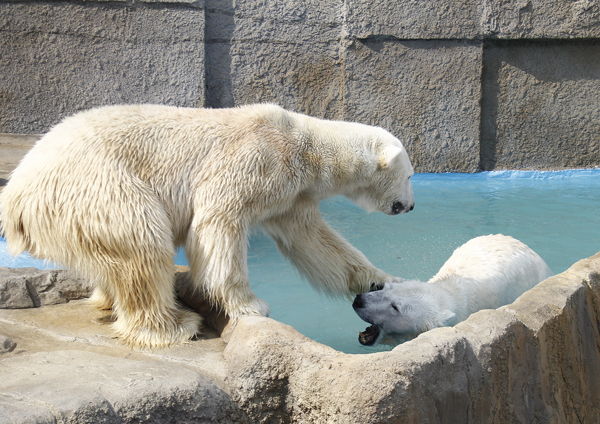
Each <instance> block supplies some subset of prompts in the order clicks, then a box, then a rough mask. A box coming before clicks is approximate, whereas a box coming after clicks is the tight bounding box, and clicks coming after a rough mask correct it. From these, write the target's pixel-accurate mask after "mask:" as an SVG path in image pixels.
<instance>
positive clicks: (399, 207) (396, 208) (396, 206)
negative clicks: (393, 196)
mask: <svg viewBox="0 0 600 424" xmlns="http://www.w3.org/2000/svg"><path fill="white" fill-rule="evenodd" d="M414 208H415V205H414V204H412V205H410V206H409V207H406V206H405V205H404V204H403V203H402V202H394V203H392V211H391V213H390V215H398V214H400V213H403V212H410V211H412V210H413V209H414Z"/></svg>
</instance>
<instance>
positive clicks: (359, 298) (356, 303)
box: [352, 294, 364, 309]
mask: <svg viewBox="0 0 600 424" xmlns="http://www.w3.org/2000/svg"><path fill="white" fill-rule="evenodd" d="M363 306H364V305H363V301H362V295H361V294H358V295H356V298H355V299H354V302H352V307H353V308H354V309H360V308H362V307H363Z"/></svg>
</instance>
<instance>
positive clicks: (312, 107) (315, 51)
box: [231, 43, 344, 119]
mask: <svg viewBox="0 0 600 424" xmlns="http://www.w3.org/2000/svg"><path fill="white" fill-rule="evenodd" d="M231 75H232V83H231V85H232V93H233V99H234V102H235V104H236V105H238V104H246V103H259V102H273V103H277V104H279V105H280V106H282V107H284V108H286V109H289V110H292V111H295V112H301V113H306V114H309V115H312V116H316V117H320V118H327V119H341V118H342V107H343V106H342V104H343V90H344V87H343V59H342V57H340V55H339V50H338V48H337V46H335V45H333V46H330V45H324V44H313V45H311V46H307V45H296V44H276V43H236V44H234V45H233V46H232V47H231Z"/></svg>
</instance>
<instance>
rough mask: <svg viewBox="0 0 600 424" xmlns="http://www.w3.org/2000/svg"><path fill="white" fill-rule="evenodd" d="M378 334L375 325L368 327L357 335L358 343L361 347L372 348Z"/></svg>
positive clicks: (377, 328)
mask: <svg viewBox="0 0 600 424" xmlns="http://www.w3.org/2000/svg"><path fill="white" fill-rule="evenodd" d="M379 334H380V331H379V327H377V326H376V325H375V324H373V325H370V326H369V327H367V328H366V329H365V331H361V332H359V333H358V342H359V343H360V344H361V345H363V346H373V345H374V344H375V343H376V342H377V339H378V338H379Z"/></svg>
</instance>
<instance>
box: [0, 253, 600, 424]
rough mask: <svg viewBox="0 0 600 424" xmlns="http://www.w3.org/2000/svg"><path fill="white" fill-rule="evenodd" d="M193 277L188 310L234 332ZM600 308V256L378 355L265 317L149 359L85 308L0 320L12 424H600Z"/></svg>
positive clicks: (6, 416)
mask: <svg viewBox="0 0 600 424" xmlns="http://www.w3.org/2000/svg"><path fill="white" fill-rule="evenodd" d="M184 270H185V269H183V268H180V269H179V272H178V273H177V274H176V286H177V292H178V295H179V297H180V299H182V300H183V301H184V302H186V303H187V304H188V305H191V306H193V307H194V308H195V309H197V310H199V311H201V312H202V313H203V315H204V316H205V321H206V322H207V323H211V324H212V325H213V326H215V327H217V328H223V327H224V325H225V324H226V323H227V320H226V317H223V316H219V315H218V314H215V312H216V311H214V310H211V309H210V307H209V305H208V304H207V303H206V301H205V300H204V299H203V298H202V297H201V296H199V295H198V294H197V293H195V292H193V291H192V290H190V287H189V275H187V274H186V273H184V272H182V271H184ZM16 272H17V273H18V271H16ZM53 272H55V271H47V272H46V273H47V274H52V273H53ZM40 273H43V272H40ZM14 278H15V279H16V278H18V276H17V277H14ZM599 305H600V253H599V254H597V255H596V256H594V257H592V258H589V259H586V260H582V261H580V262H578V263H577V264H575V265H574V266H573V267H571V268H570V269H569V270H567V271H566V272H564V273H562V274H559V275H557V276H555V277H552V278H550V279H548V280H546V281H544V282H542V283H540V284H539V285H538V286H537V287H535V288H534V289H532V290H530V291H528V292H527V293H525V294H524V295H523V296H521V297H520V298H519V299H517V301H516V302H515V303H513V304H511V305H507V306H505V307H502V308H500V309H498V310H493V311H491V310H488V311H481V312H478V313H476V314H474V315H472V316H471V317H470V318H469V319H468V320H467V321H464V322H463V323H460V324H458V325H457V326H455V327H454V328H438V329H435V330H432V331H429V332H426V333H423V334H422V335H420V336H419V337H418V338H416V339H414V340H412V341H410V342H407V343H404V344H402V345H400V346H398V347H396V348H395V349H393V350H392V351H390V352H382V353H374V354H369V355H347V354H343V353H340V352H337V351H335V350H333V349H331V348H329V347H327V346H324V345H321V344H319V343H316V342H314V341H312V340H310V339H308V338H306V337H305V336H303V335H301V334H299V333H298V332H297V331H296V330H294V329H293V328H292V327H289V326H287V325H285V324H281V323H278V322H276V321H273V320H271V319H269V318H258V317H255V318H244V319H242V320H241V322H240V323H239V324H238V325H237V327H235V329H234V330H233V331H232V333H231V340H230V342H229V344H228V345H227V346H225V345H224V343H223V342H222V341H221V339H220V338H218V336H217V333H215V332H213V331H212V330H210V329H206V331H205V334H204V335H203V336H200V337H199V338H198V340H194V341H191V342H189V343H185V344H182V345H179V346H174V347H171V348H169V349H158V350H155V351H140V350H132V349H130V348H128V347H126V346H123V345H121V344H120V343H119V342H118V340H115V339H114V338H113V337H112V331H111V330H110V323H111V319H110V313H109V312H106V311H97V310H94V309H91V308H90V307H88V306H87V305H86V303H85V301H83V300H75V301H71V302H69V303H65V304H57V305H52V306H44V307H41V308H29V309H0V335H2V336H0V354H1V356H0V367H1V368H2V369H3V370H5V371H6V373H3V375H6V377H3V379H2V381H0V421H1V422H18V423H25V422H31V421H34V422H55V421H56V420H63V421H65V422H122V421H123V420H125V421H133V422H135V421H144V420H147V419H151V420H152V421H153V422H206V421H209V420H213V421H214V422H246V421H247V422H264V423H277V422H361V423H394V422H398V423H400V422H402V423H435V422H477V423H478V422H496V423H515V422H527V423H528V422H582V423H595V421H596V418H597V416H598V414H599V413H600V381H599V380H598V379H597V378H596V376H597V375H598V373H600V348H599V346H600V331H599V327H600V322H599V320H598V314H599V312H600V306H599Z"/></svg>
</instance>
